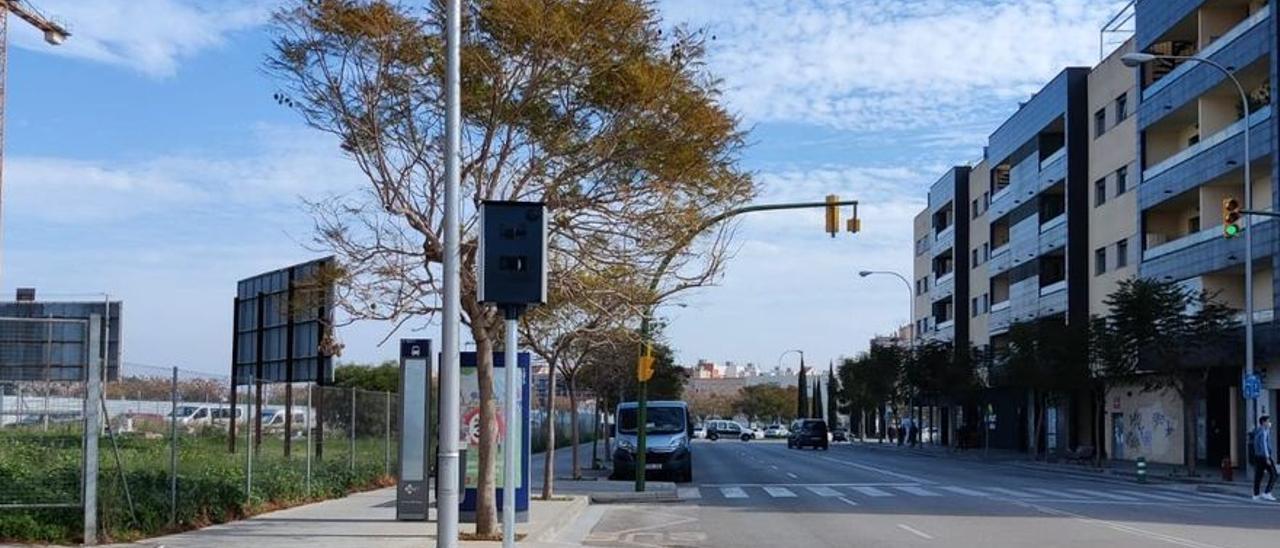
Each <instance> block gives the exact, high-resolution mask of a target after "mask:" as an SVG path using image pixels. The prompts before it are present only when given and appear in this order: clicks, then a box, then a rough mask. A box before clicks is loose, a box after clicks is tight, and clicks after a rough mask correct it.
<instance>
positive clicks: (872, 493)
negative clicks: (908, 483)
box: [850, 486, 893, 497]
mask: <svg viewBox="0 0 1280 548" xmlns="http://www.w3.org/2000/svg"><path fill="white" fill-rule="evenodd" d="M850 489H853V490H854V491H857V492H859V493H862V494H864V495H866V496H868V497H892V496H893V493H890V492H888V491H881V490H879V489H876V488H875V487H866V486H853V487H850Z"/></svg>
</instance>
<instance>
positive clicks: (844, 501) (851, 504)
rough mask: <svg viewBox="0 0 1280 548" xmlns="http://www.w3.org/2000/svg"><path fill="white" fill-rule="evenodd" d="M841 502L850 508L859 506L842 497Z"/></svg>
mask: <svg viewBox="0 0 1280 548" xmlns="http://www.w3.org/2000/svg"><path fill="white" fill-rule="evenodd" d="M840 502H843V503H845V504H848V505H849V506H857V505H858V503H856V502H853V501H851V500H849V499H847V498H844V497H840Z"/></svg>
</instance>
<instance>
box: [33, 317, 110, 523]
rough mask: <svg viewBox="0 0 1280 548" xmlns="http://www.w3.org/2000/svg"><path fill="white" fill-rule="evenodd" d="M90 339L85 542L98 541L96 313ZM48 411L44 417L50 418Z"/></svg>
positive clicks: (83, 496)
mask: <svg viewBox="0 0 1280 548" xmlns="http://www.w3.org/2000/svg"><path fill="white" fill-rule="evenodd" d="M88 329H89V333H88V337H87V338H88V342H89V344H87V345H86V346H85V353H86V354H88V356H87V357H88V362H89V363H88V368H87V371H85V376H86V379H87V381H88V382H87V383H86V385H85V402H84V463H83V464H84V478H83V481H84V483H83V486H82V489H83V492H82V493H81V499H82V501H83V502H84V543H85V545H94V544H97V543H98V434H99V433H100V431H101V429H102V426H101V424H100V423H99V421H98V419H99V417H100V413H101V412H102V403H101V401H102V355H101V354H99V348H98V346H99V344H100V343H99V337H100V333H99V330H100V329H102V317H101V316H99V315H97V314H92V315H90V316H89V325H88ZM48 402H49V397H48V396H47V395H46V396H45V405H46V406H48ZM48 417H49V415H48V414H45V420H46V422H47V421H48Z"/></svg>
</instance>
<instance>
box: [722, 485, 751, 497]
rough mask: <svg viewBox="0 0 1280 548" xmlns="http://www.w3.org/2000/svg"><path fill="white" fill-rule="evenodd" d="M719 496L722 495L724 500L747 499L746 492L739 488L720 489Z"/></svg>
mask: <svg viewBox="0 0 1280 548" xmlns="http://www.w3.org/2000/svg"><path fill="white" fill-rule="evenodd" d="M720 494H721V495H724V498H727V499H745V498H747V492H746V491H743V490H742V488H741V487H721V488H720Z"/></svg>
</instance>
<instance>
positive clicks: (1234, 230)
mask: <svg viewBox="0 0 1280 548" xmlns="http://www.w3.org/2000/svg"><path fill="white" fill-rule="evenodd" d="M1222 232H1223V234H1226V236H1227V237H1228V238H1232V237H1235V236H1238V235H1240V227H1238V226H1236V225H1227V226H1225V227H1222Z"/></svg>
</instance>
